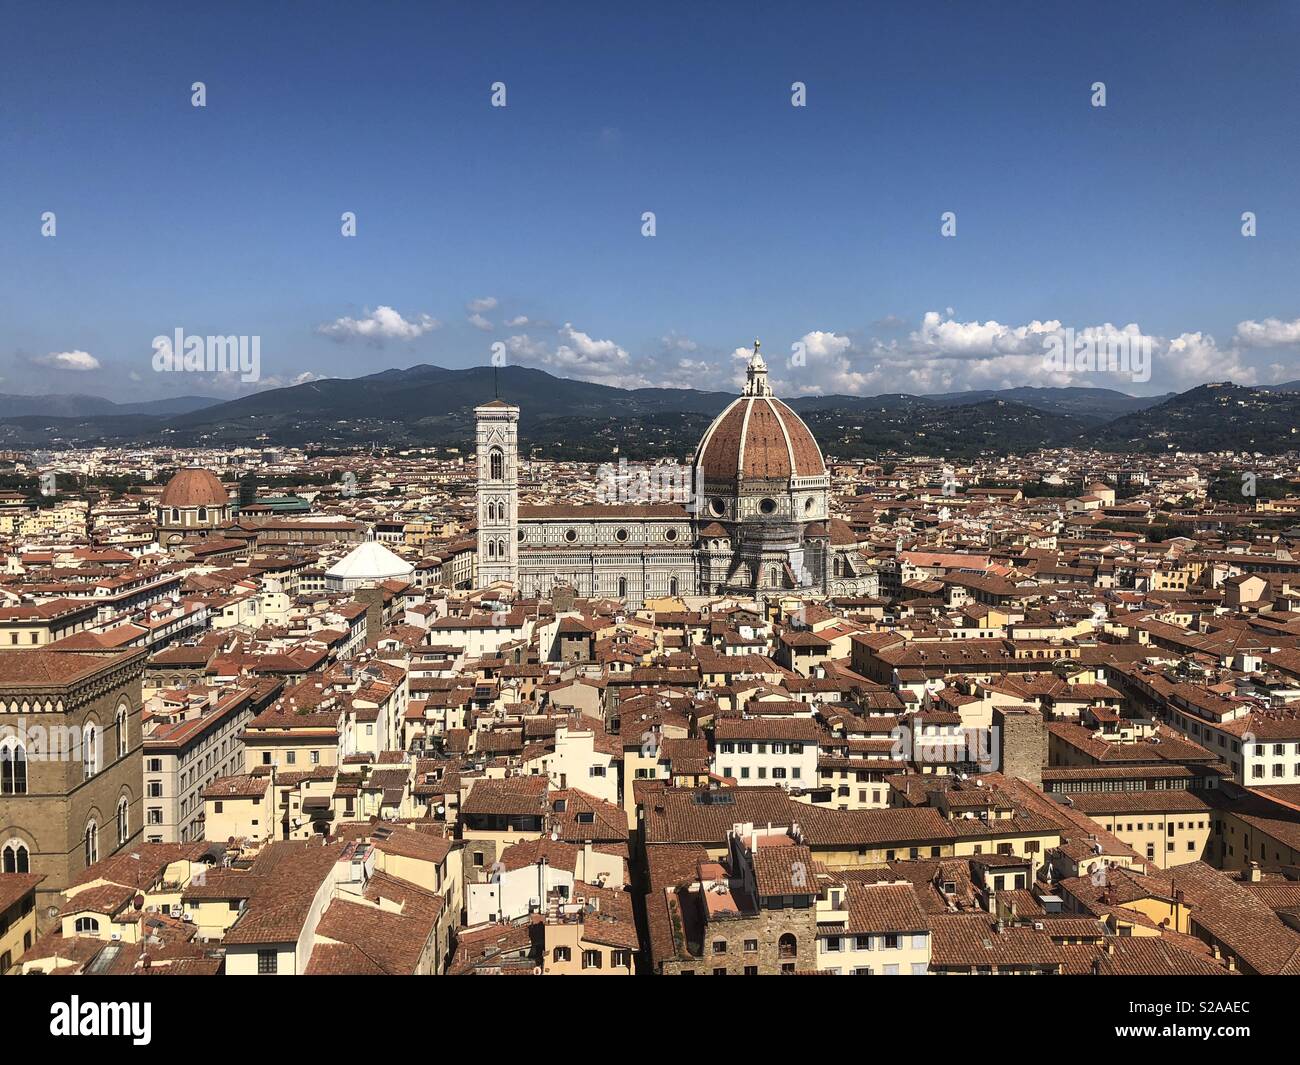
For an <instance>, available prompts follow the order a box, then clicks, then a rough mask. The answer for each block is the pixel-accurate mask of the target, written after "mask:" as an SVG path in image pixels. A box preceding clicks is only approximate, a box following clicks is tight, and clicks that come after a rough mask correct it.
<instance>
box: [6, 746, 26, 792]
mask: <svg viewBox="0 0 1300 1065" xmlns="http://www.w3.org/2000/svg"><path fill="white" fill-rule="evenodd" d="M26 794H27V749H26V748H25V747H23V745H22V744H20V743H19V742H18V741H17V740H14V739H11V740H9V741H7V742H6V744H5V745H4V746H0V795H26Z"/></svg>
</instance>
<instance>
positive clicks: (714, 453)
mask: <svg viewBox="0 0 1300 1065" xmlns="http://www.w3.org/2000/svg"><path fill="white" fill-rule="evenodd" d="M747 377H748V380H747V381H746V383H745V391H744V394H743V395H742V396H741V397H740V398H739V399H737V400H735V401H734V402H733V403H732V404H731V405H730V406H728V407H727V409H726V410H724V411H723V412H722V413H721V414H719V415H718V416H717V417H716V418H715V419H714V420H713V424H712V425H710V426H709V428H708V431H707V432H706V433H705V434H704V437H703V439H702V440H701V441H700V446H699V449H698V450H697V451H696V453H695V468H696V470H697V471H699V475H700V476H702V477H703V479H704V481H705V482H706V483H712V484H718V483H736V484H739V483H741V482H744V481H788V480H791V479H792V478H801V477H825V476H826V463H825V462H824V461H823V460H822V452H821V448H819V447H818V446H817V441H816V440H815V439H814V438H813V435H812V433H811V432H810V431H809V429H808V426H806V425H804V423H803V421H802V419H801V418H800V417H799V415H797V414H796V413H795V412H794V411H792V410H791V409H790V408H789V407H787V406H786V405H785V404H784V403H782V402H781V401H780V400H779V399H777V398H776V397H775V396H773V395H772V390H771V388H770V387H769V386H768V383H767V366H766V365H765V364H764V362H763V357H762V356H761V355H760V354H759V353H758V349H757V345H756V346H755V349H754V356H753V358H752V359H750V363H749V369H748V373H747Z"/></svg>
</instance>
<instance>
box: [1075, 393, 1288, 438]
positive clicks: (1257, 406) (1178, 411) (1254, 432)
mask: <svg viewBox="0 0 1300 1065" xmlns="http://www.w3.org/2000/svg"><path fill="white" fill-rule="evenodd" d="M1297 427H1300V391H1297V390H1289V389H1286V387H1285V386H1270V387H1269V388H1247V387H1245V386H1243V385H1234V384H1233V383H1232V382H1231V381H1225V382H1223V383H1221V384H1206V385H1198V386H1197V387H1196V388H1192V389H1189V390H1188V391H1186V392H1182V393H1180V394H1178V395H1176V396H1173V397H1172V398H1170V399H1167V400H1165V401H1164V402H1163V403H1159V404H1157V405H1156V406H1154V407H1148V408H1147V409H1146V410H1142V411H1138V412H1136V413H1134V414H1126V415H1124V416H1123V417H1120V418H1116V419H1115V420H1114V421H1112V422H1109V423H1107V424H1106V425H1104V426H1102V427H1101V428H1100V429H1098V430H1096V432H1095V433H1094V434H1093V435H1092V440H1093V442H1094V443H1095V444H1096V445H1097V446H1098V447H1109V448H1115V449H1118V450H1129V451H1141V452H1147V453H1152V452H1160V451H1261V452H1266V453H1277V452H1280V451H1290V450H1293V449H1300V430H1298V428H1297Z"/></svg>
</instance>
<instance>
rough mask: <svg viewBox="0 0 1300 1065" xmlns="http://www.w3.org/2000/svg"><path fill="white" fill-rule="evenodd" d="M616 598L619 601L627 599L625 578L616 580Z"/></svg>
mask: <svg viewBox="0 0 1300 1065" xmlns="http://www.w3.org/2000/svg"><path fill="white" fill-rule="evenodd" d="M618 597H619V598H620V599H626V598H627V578H626V577H620V578H619V579H618Z"/></svg>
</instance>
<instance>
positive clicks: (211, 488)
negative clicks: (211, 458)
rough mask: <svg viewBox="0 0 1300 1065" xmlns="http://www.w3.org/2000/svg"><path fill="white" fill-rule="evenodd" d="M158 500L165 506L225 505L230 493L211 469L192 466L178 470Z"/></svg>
mask: <svg viewBox="0 0 1300 1065" xmlns="http://www.w3.org/2000/svg"><path fill="white" fill-rule="evenodd" d="M158 502H159V503H160V504H161V505H162V506H164V507H224V506H227V505H228V504H229V503H230V493H229V492H227V491H226V490H225V488H224V487H223V486H222V484H221V481H220V480H219V479H218V478H217V475H216V474H215V473H213V472H212V471H211V470H205V469H202V468H201V467H198V466H191V467H187V468H186V469H183V470H178V471H177V472H176V475H175V476H174V477H172V479H171V480H170V481H168V482H167V487H166V488H164V489H163V493H162V498H161V499H159V501H158Z"/></svg>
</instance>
